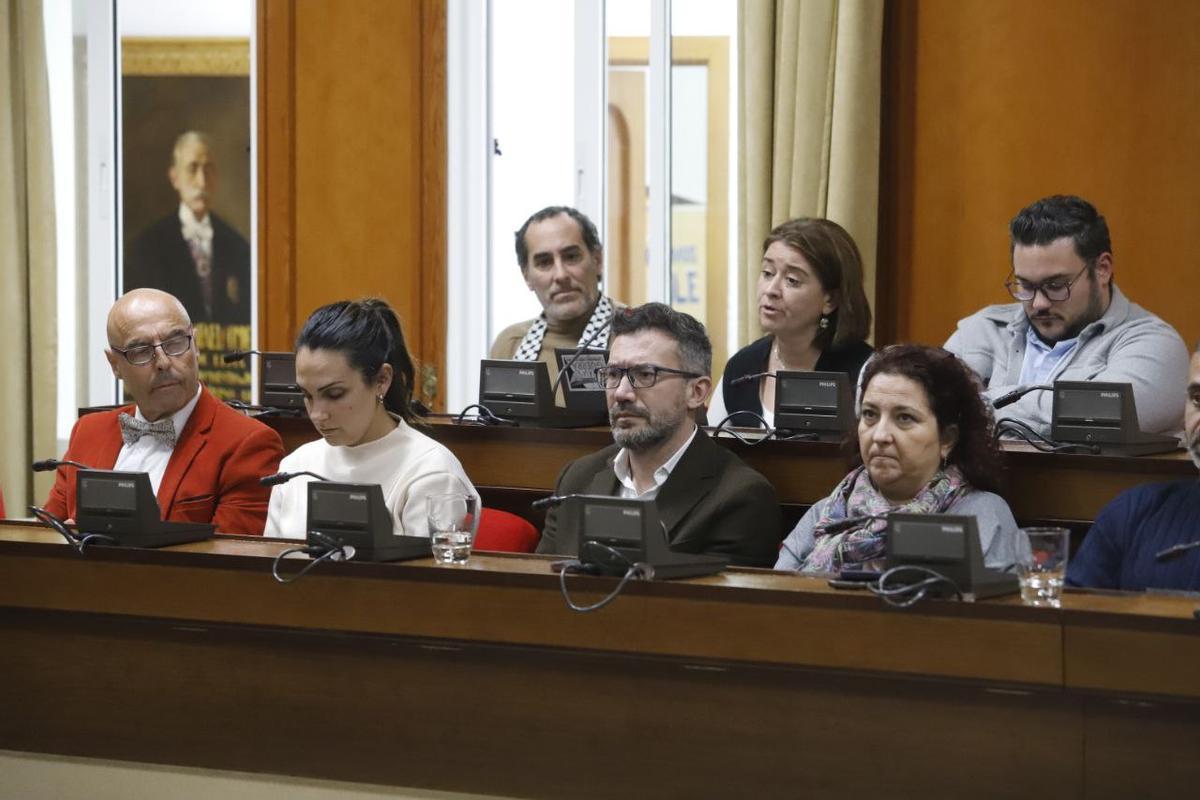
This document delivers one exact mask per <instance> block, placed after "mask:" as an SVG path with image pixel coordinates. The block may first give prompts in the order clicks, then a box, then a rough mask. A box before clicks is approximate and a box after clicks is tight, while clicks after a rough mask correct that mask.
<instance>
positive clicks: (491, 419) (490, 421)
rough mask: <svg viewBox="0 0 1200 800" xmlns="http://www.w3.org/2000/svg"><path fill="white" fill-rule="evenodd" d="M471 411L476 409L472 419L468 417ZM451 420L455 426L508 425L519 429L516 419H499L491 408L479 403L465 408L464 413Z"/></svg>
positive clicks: (461, 412)
mask: <svg viewBox="0 0 1200 800" xmlns="http://www.w3.org/2000/svg"><path fill="white" fill-rule="evenodd" d="M471 409H476V411H475V415H474V416H472V417H468V416H467V412H468V411H470V410H471ZM450 419H451V421H452V422H453V423H454V424H455V425H483V426H494V425H507V426H509V427H512V428H516V427H517V421H516V420H515V419H508V418H507V417H498V416H496V415H495V414H493V413H492V410H491V409H490V408H488V407H487V406H485V405H481V404H479V403H471V405H469V406H467V407H466V408H464V409H463V410H462V411H460V412H458V413H457V414H456V415H454V416H453V417H451V418H450Z"/></svg>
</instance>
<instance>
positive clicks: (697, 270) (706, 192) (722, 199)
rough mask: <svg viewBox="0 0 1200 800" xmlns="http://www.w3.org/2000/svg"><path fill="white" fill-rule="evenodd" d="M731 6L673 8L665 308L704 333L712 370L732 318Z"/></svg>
mask: <svg viewBox="0 0 1200 800" xmlns="http://www.w3.org/2000/svg"><path fill="white" fill-rule="evenodd" d="M736 42H737V0H690V1H689V2H678V3H673V4H672V7H671V63H672V69H671V278H670V291H671V303H672V305H673V306H674V307H675V308H678V309H680V310H682V311H687V312H688V313H689V314H692V315H693V316H695V317H696V318H697V319H699V320H700V321H701V322H703V323H704V324H705V325H706V326H707V327H708V332H709V337H710V338H711V339H712V343H713V370H714V374H716V375H719V374H720V372H721V371H722V370H723V368H724V365H725V360H726V358H728V356H729V353H730V344H731V343H732V342H733V341H734V339H733V338H732V334H731V330H732V329H733V327H734V326H733V325H732V324H731V323H732V322H733V321H735V320H736V309H737V281H736V280H735V279H733V275H732V274H731V273H732V271H731V270H730V264H736V263H737V259H736V253H737V228H736V222H737V204H736V198H737V194H736V193H737V180H736V175H737V172H736V160H735V159H736V152H737V150H736V132H737V125H736V116H735V114H736V103H735V98H734V92H735V90H736V86H737V81H736V72H735V70H736V64H737V57H736Z"/></svg>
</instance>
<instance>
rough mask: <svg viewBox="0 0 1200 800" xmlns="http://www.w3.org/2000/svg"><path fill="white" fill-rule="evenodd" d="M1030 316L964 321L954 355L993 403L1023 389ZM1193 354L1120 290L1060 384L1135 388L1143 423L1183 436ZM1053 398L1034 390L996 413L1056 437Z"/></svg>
mask: <svg viewBox="0 0 1200 800" xmlns="http://www.w3.org/2000/svg"><path fill="white" fill-rule="evenodd" d="M1028 328H1029V318H1028V317H1027V316H1025V309H1024V308H1023V307H1022V305H1021V304H1020V303H1009V304H1006V305H996V306H988V307H987V308H985V309H983V310H982V311H979V312H976V313H975V314H972V315H971V316H969V317H967V318H966V319H963V320H960V321H959V323H958V330H956V331H955V332H954V335H953V336H951V337H950V338H949V340H947V342H946V349H947V350H949V351H950V352H952V353H954V354H956V355H957V356H959V357H960V358H961V359H962V360H963V361H965V362H967V365H968V366H970V367H971V369H973V370H975V372H976V373H977V374H978V375H979V377H980V378H981V379H982V380H983V384H984V386H985V387H986V388H987V392H986V394H987V396H988V398H990V399H992V400H995V399H996V398H997V397H999V396H1000V395H1002V394H1004V393H1006V392H1009V391H1012V390H1013V389H1016V388H1017V386H1018V385H1019V384H1018V381H1019V380H1020V379H1021V365H1022V363H1023V362H1024V359H1025V336H1026V331H1027V329H1028ZM1188 359H1189V356H1188V349H1187V346H1186V345H1184V343H1183V339H1182V338H1181V337H1180V336H1179V333H1178V332H1176V330H1175V329H1174V328H1172V327H1171V326H1170V325H1168V324H1167V323H1165V322H1163V321H1162V320H1161V319H1159V318H1158V317H1156V316H1155V315H1153V314H1151V313H1150V312H1149V311H1147V310H1146V309H1144V308H1142V307H1141V306H1139V305H1137V304H1136V303H1131V302H1129V299H1128V298H1127V297H1125V295H1123V294H1122V293H1121V290H1120V289H1118V288H1117V286H1116V284H1115V283H1114V284H1113V285H1112V302H1110V303H1109V305H1108V310H1107V311H1105V312H1104V316H1102V317H1101V318H1100V319H1098V320H1096V321H1095V322H1093V323H1092V324H1090V325H1088V326H1087V327H1086V328H1084V329H1083V330H1082V331H1081V332H1080V334H1079V345H1078V346H1077V347H1076V348H1075V349H1074V350H1072V351H1071V352H1070V353H1068V354H1067V356H1066V357H1065V358H1064V359H1063V362H1062V364H1060V366H1059V368H1058V371H1057V372H1056V373H1055V375H1054V378H1055V379H1056V380H1064V381H1109V382H1113V383H1131V384H1133V395H1134V398H1135V402H1136V404H1137V412H1138V421H1139V422H1140V423H1141V426H1142V430H1143V431H1146V432H1148V433H1167V434H1171V433H1175V434H1177V433H1179V432H1181V431H1182V430H1183V406H1184V398H1185V394H1186V389H1187V381H1188ZM1052 395H1053V393H1052V392H1031V393H1029V394H1027V395H1025V396H1024V397H1022V398H1021V399H1020V400H1018V401H1017V402H1015V403H1013V404H1012V405H1010V406H1007V407H1005V408H1002V409H1000V410H999V411H997V412H996V420H997V421H999V420H1002V419H1007V418H1010V417H1015V418H1016V419H1019V420H1021V421H1022V422H1025V423H1028V424H1029V425H1030V426H1032V427H1033V429H1034V430H1036V431H1038V432H1039V433H1042V434H1044V435H1046V436H1049V435H1050V413H1051V407H1052V404H1053V397H1052Z"/></svg>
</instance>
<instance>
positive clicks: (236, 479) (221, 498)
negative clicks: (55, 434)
mask: <svg viewBox="0 0 1200 800" xmlns="http://www.w3.org/2000/svg"><path fill="white" fill-rule="evenodd" d="M122 411H125V412H127V413H130V414H132V413H133V411H134V408H133V406H125V407H123V408H118V409H115V410H113V411H101V412H96V413H94V414H87V415H85V416H83V417H80V418H79V421H78V422H76V423H75V428H74V429H73V430H72V431H71V441H70V443H69V444H68V445H67V453H66V455H65V456H63V458H64V459H67V460H70V461H78V462H79V463H81V464H86V465H87V466H89V467H94V468H95V469H112V468H113V465H114V464H116V463H117V456H118V455H119V454H120V453H121V446H122V444H123V442H122V441H121V426H120V425H119V423H118V422H117V416H118V415H119V414H120V413H121V412H122ZM282 457H283V443H282V442H281V441H280V439H279V434H278V433H276V432H275V431H273V430H271V429H270V428H268V427H267V426H266V425H263V424H262V423H261V422H259V421H258V420H255V419H250V418H249V417H247V416H246V415H245V414H242V413H240V412H238V411H234V410H233V409H232V408H230V407H229V406H227V405H225V404H224V403H222V402H221V401H220V400H218V399H217V398H215V397H213V396H212V394H210V393H209V391H208V390H207V389H201V390H200V399H199V400H198V401H197V402H196V407H195V408H194V409H192V415H191V416H190V417H188V421H187V424H185V425H184V426H183V431H182V432H181V433H180V435H179V441H178V442H176V443H175V449H174V450H173V451H172V452H171V458H170V460H169V461H167V469H166V472H164V473H163V477H162V482H161V483H160V484H159V487H158V507H159V509H160V510H161V512H162V518H163V519H166V520H179V521H184V522H212V523H215V524H216V526H217V532H218V533H243V534H251V535H255V536H257V535H260V534H262V532H263V527H264V526H266V524H267V501H268V499H270V496H271V490H270V489H268V488H267V487H265V486H263V485H262V484H260V483H259V481H258V479H259V478H261V477H263V476H264V475H271V474H272V473H274V472H276V471H278V469H279V459H281V458H282ZM75 509H76V503H75V470H74V469H73V468H70V467H59V469H58V475H57V477H56V479H55V481H54V488H53V489H51V490H50V498H49V499H48V500H46V510H47V511H49V512H50V513H51V514H54V515H55V516H57V517H60V518H63V519H74V518H75V516H76V511H75Z"/></svg>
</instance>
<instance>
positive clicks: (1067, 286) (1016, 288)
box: [1004, 264, 1091, 303]
mask: <svg viewBox="0 0 1200 800" xmlns="http://www.w3.org/2000/svg"><path fill="white" fill-rule="evenodd" d="M1090 266H1091V264H1084V265H1083V269H1081V270H1079V272H1078V274H1076V275H1075V277H1074V278H1071V280H1069V281H1064V280H1053V281H1042V282H1041V283H1030V282H1029V281H1025V280H1021V279H1020V278H1017V277H1015V276H1014V277H1012V278H1009V279H1008V280H1006V281H1005V282H1004V288H1005V289H1008V293H1009V294H1011V295H1012V296H1013V297H1014V298H1016V299H1017V300H1020V301H1021V302H1022V303H1028V302H1030V301H1032V300H1033V298H1035V297H1037V293H1038V292H1041V293H1042V296H1043V297H1045V298H1046V299H1047V300H1049V301H1050V302H1051V303H1061V302H1062V301H1064V300H1066V299H1067V298H1069V297H1070V296H1071V287H1072V286H1074V285H1075V281H1077V280H1079V279H1080V278H1081V277H1082V276H1083V273H1085V272H1087V271H1088V267H1090Z"/></svg>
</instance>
